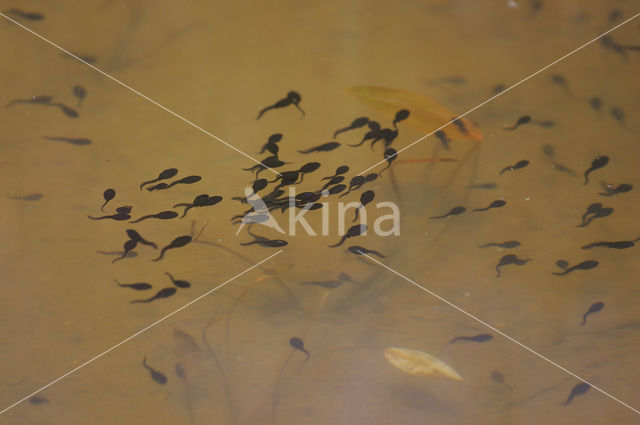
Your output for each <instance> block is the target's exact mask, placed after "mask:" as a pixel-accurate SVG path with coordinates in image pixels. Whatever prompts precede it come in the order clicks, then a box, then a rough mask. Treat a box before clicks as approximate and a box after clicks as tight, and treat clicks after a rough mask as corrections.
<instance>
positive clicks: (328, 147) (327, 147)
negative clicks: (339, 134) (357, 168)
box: [298, 142, 340, 154]
mask: <svg viewBox="0 0 640 425" xmlns="http://www.w3.org/2000/svg"><path fill="white" fill-rule="evenodd" d="M339 146H340V143H338V142H327V143H324V144H322V145H318V146H314V147H312V148H309V149H306V150H303V151H300V150H299V151H298V152H300V153H305V154H306V153H311V152H330V151H332V150H334V149H336V148H338V147H339Z"/></svg>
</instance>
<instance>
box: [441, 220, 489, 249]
mask: <svg viewBox="0 0 640 425" xmlns="http://www.w3.org/2000/svg"><path fill="white" fill-rule="evenodd" d="M447 215H448V214H445V215H436V216H433V217H429V220H435V219H438V218H445V217H446V216H447ZM480 248H484V247H483V246H481V247H480Z"/></svg>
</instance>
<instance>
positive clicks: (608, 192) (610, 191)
mask: <svg viewBox="0 0 640 425" xmlns="http://www.w3.org/2000/svg"><path fill="white" fill-rule="evenodd" d="M602 187H603V188H604V192H598V195H602V196H613V195H617V194H619V193H627V192H629V191H631V189H633V186H632V185H630V184H629V183H622V184H619V185H618V186H616V187H615V188H614V187H613V185H611V184H606V183H602Z"/></svg>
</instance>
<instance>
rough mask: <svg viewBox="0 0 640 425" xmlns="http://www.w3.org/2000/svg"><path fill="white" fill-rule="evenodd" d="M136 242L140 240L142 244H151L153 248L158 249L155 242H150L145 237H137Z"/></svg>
mask: <svg viewBox="0 0 640 425" xmlns="http://www.w3.org/2000/svg"><path fill="white" fill-rule="evenodd" d="M138 242H140V243H141V244H142V245H147V246H152V247H153V249H158V245H156V243H155V242H150V241H148V240H146V239H142V238H140V239H138Z"/></svg>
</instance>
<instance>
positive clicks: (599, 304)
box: [580, 301, 604, 325]
mask: <svg viewBox="0 0 640 425" xmlns="http://www.w3.org/2000/svg"><path fill="white" fill-rule="evenodd" d="M603 308H604V303H603V302H601V301H598V302H596V303H593V304H592V305H591V307H589V310H587V312H586V313H585V314H584V315H583V316H582V323H580V324H581V325H584V324H585V323H587V316H588V315H590V314H593V313H597V312H599V311H600V310H602V309H603Z"/></svg>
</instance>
